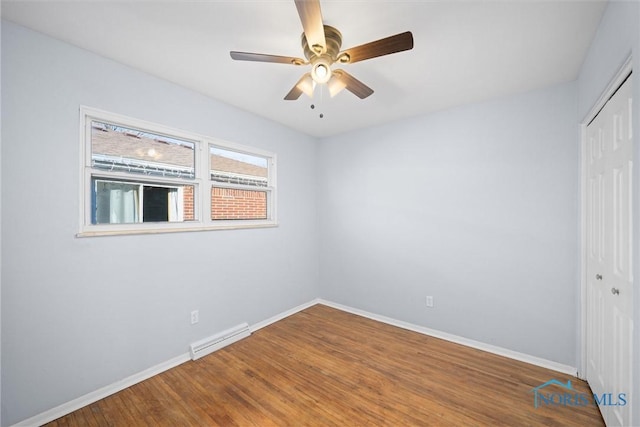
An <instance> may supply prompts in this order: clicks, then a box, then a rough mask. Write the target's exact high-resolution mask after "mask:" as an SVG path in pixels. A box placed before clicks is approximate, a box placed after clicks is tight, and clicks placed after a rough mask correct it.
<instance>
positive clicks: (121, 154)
mask: <svg viewBox="0 0 640 427" xmlns="http://www.w3.org/2000/svg"><path fill="white" fill-rule="evenodd" d="M194 153H195V144H194V143H193V142H190V141H183V140H180V139H175V138H170V137H167V136H164V135H157V134H153V133H149V132H143V131H140V130H135V129H130V128H126V127H122V126H117V125H113V124H108V123H102V122H97V121H92V122H91V166H92V167H93V168H96V169H101V170H108V171H114V172H127V173H133V174H144V175H152V176H165V177H172V178H188V179H193V178H194V177H195V168H194V167H195V161H194Z"/></svg>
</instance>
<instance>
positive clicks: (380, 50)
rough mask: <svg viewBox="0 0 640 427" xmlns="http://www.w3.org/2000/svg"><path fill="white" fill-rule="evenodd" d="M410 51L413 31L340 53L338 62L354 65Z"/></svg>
mask: <svg viewBox="0 0 640 427" xmlns="http://www.w3.org/2000/svg"><path fill="white" fill-rule="evenodd" d="M410 49H413V34H411V31H407V32H404V33H400V34H396V35H395V36H389V37H385V38H384V39H380V40H376V41H374V42H370V43H365V44H363V45H360V46H356V47H352V48H351V49H347V50H345V51H343V52H340V54H339V55H338V61H340V62H342V63H349V64H353V63H354V62H358V61H364V60H365V59H371V58H376V57H378V56H384V55H389V54H391V53H396V52H402V51H405V50H410Z"/></svg>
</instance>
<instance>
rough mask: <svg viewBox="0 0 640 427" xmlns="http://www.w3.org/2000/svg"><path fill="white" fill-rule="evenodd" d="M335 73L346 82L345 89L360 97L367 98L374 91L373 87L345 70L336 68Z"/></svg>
mask: <svg viewBox="0 0 640 427" xmlns="http://www.w3.org/2000/svg"><path fill="white" fill-rule="evenodd" d="M333 75H334V76H335V77H336V78H337V79H339V80H340V81H341V82H342V83H344V85H345V89H347V90H348V91H349V92H351V93H353V94H354V95H355V96H357V97H358V98H360V99H365V98H366V97H368V96H369V95H371V94H372V93H373V89H371V88H370V87H369V86H367V85H366V84H364V83H362V82H361V81H360V80H358V79H356V78H355V77H353V76H352V75H351V74H349V73H347V72H346V71H344V70H335V71H334V72H333Z"/></svg>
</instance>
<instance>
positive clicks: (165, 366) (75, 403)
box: [13, 298, 577, 427]
mask: <svg viewBox="0 0 640 427" xmlns="http://www.w3.org/2000/svg"><path fill="white" fill-rule="evenodd" d="M316 304H323V305H326V306H329V307H333V308H336V309H338V310H342V311H346V312H348V313H352V314H357V315H359V316H363V317H367V318H369V319H372V320H377V321H379V322H382V323H386V324H389V325H392V326H397V327H399V328H403V329H407V330H410V331H414V332H418V333H421V334H424V335H429V336H432V337H436V338H441V339H444V340H447V341H451V342H454V343H457V344H462V345H466V346H468V347H472V348H477V349H478V350H483V351H486V352H489V353H493V354H497V355H500V356H505V357H508V358H511V359H515V360H519V361H521V362H526V363H530V364H532V365H536V366H541V367H543V368H547V369H551V370H553V371H557V372H562V373H564V374H569V375H574V376H575V375H577V369H576V368H575V367H573V366H568V365H563V364H560V363H556V362H553V361H550V360H546V359H542V358H539V357H535V356H530V355H528V354H524V353H519V352H517V351H512V350H508V349H505V348H501V347H497V346H494V345H490V344H485V343H482V342H479V341H474V340H470V339H467V338H463V337H459V336H457V335H453V334H448V333H446V332H441V331H437V330H435V329H429V328H425V327H423V326H418V325H413V324H411V323H407V322H403V321H401V320H396V319H392V318H390V317H385V316H380V315H378V314H374V313H370V312H367V311H364V310H360V309H357V308H353V307H349V306H346V305H342V304H338V303H334V302H331V301H327V300H324V299H321V298H316V299H314V300H311V301H309V302H307V303H305V304H301V305H299V306H297V307H294V308H292V309H290V310H287V311H284V312H282V313H280V314H277V315H275V316H273V317H270V318H269V319H266V320H263V321H262V322H258V323H255V324H254V325H252V326H250V330H251V332H255V331H257V330H259V329H262V328H264V327H265V326H269V325H270V324H272V323H275V322H277V321H279V320H282V319H285V318H287V317H289V316H291V315H293V314H295V313H297V312H299V311H302V310H304V309H306V308H309V307H312V306H314V305H316ZM190 360H191V356H190V354H189V353H184V354H182V355H180V356H177V357H174V358H173V359H170V360H167V361H166V362H163V363H160V364H158V365H156V366H152V367H151V368H148V369H145V370H144V371H142V372H139V373H137V374H134V375H131V376H130V377H127V378H125V379H123V380H120V381H116V382H115V383H113V384H110V385H107V386H105V387H102V388H100V389H98V390H96V391H92V392H91V393H88V394H85V395H84V396H80V397H78V398H77V399H74V400H71V401H69V402H67V403H63V404H62V405H59V406H56V407H55V408H52V409H49V410H47V411H45V412H42V413H41V414H38V415H36V416H33V417H31V418H28V419H26V420H24V421H21V422H19V423H17V424H14V425H13V427H27V426H34V425H43V424H46V423H48V422H51V421H53V420H55V419H58V418H60V417H63V416H65V415H67V414H70V413H71V412H73V411H76V410H78V409H80V408H83V407H85V406H87V405H90V404H92V403H94V402H97V401H98V400H100V399H104V398H105V397H108V396H110V395H112V394H115V393H117V392H119V391H121V390H124V389H125V388H127V387H131V386H132V385H135V384H137V383H139V382H142V381H144V380H146V379H149V378H151V377H153V376H155V375H158V374H161V373H162V372H164V371H167V370H169V369H172V368H175V367H176V366H178V365H181V364H183V363H185V362H188V361H190Z"/></svg>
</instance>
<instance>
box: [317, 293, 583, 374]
mask: <svg viewBox="0 0 640 427" xmlns="http://www.w3.org/2000/svg"><path fill="white" fill-rule="evenodd" d="M318 303H319V304H323V305H326V306H329V307H333V308H336V309H338V310H342V311H346V312H348V313H352V314H357V315H359V316H362V317H367V318H369V319H372V320H377V321H379V322H382V323H386V324H388V325H392V326H397V327H399V328H402V329H407V330H409V331H413V332H418V333H421V334H424V335H429V336H432V337H435V338H441V339H443V340H446V341H451V342H454V343H456V344H462V345H465V346H467V347H472V348H476V349H478V350H482V351H486V352H488V353H493V354H497V355H499V356H504V357H508V358H510V359H514V360H519V361H521V362H525V363H530V364H532V365H536V366H540V367H542V368H547V369H550V370H552V371H556V372H561V373H563V374H568V375H573V376H577V375H578V369H577V368H576V367H574V366H569V365H564V364H562V363H557V362H554V361H551V360H547V359H543V358H540V357H536V356H531V355H529V354H525V353H520V352H517V351H513V350H509V349H506V348H502V347H498V346H495V345H491V344H486V343H483V342H480V341H474V340H471V339H468V338H464V337H460V336H457V335H453V334H449V333H447V332H442V331H438V330H435V329H430V328H426V327H424V326H418V325H414V324H411V323H408V322H403V321H401V320H396V319H392V318H390V317H385V316H380V315H378V314H374V313H370V312H368V311H364V310H360V309H357V308H353V307H349V306H346V305H342V304H338V303H335V302H331V301H326V300H323V299H319V300H318Z"/></svg>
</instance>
